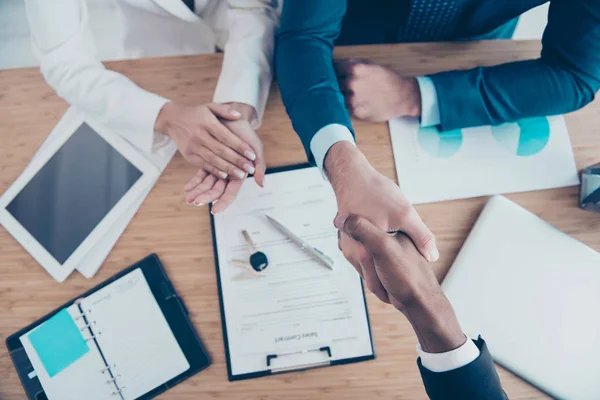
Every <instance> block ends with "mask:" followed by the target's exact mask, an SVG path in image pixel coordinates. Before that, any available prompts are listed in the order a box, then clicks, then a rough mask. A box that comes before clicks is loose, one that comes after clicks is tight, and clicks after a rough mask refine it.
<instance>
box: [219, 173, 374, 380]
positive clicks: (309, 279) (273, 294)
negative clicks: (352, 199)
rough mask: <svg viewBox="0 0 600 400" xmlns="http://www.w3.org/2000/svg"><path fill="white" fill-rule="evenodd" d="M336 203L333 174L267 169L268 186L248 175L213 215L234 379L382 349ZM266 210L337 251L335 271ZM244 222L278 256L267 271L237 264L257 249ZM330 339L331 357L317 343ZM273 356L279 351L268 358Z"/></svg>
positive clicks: (260, 245) (362, 355)
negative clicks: (343, 243)
mask: <svg viewBox="0 0 600 400" xmlns="http://www.w3.org/2000/svg"><path fill="white" fill-rule="evenodd" d="M336 212H337V204H336V200H335V196H334V193H333V191H332V190H331V187H330V185H329V183H328V182H326V181H325V180H324V179H323V177H322V176H321V174H320V173H319V171H318V170H317V169H316V168H302V169H295V170H289V171H285V172H277V173H271V174H268V175H267V176H266V179H265V187H264V189H261V188H259V187H258V186H257V185H256V184H255V183H254V182H253V181H248V182H246V183H245V184H244V186H243V187H242V189H241V191H240V193H239V195H238V197H237V199H236V200H235V202H234V203H233V204H232V205H231V206H230V207H229V209H227V211H225V212H223V213H221V214H218V215H216V216H215V217H214V229H215V237H216V249H217V253H218V254H217V257H218V260H217V261H218V266H219V275H220V284H221V295H222V301H223V312H224V315H223V319H224V322H225V326H226V338H227V343H226V344H225V345H226V347H227V348H228V355H229V360H228V361H229V367H230V371H229V372H230V378H232V377H233V378H232V379H235V376H240V375H247V374H257V373H258V374H260V373H264V372H265V371H269V370H271V371H275V370H277V369H286V368H294V367H296V366H299V365H311V364H315V365H316V364H318V363H322V362H324V363H329V361H331V362H332V363H333V364H335V363H336V362H343V361H344V360H346V361H349V360H353V359H361V358H363V359H364V358H365V357H370V358H372V357H373V355H374V353H373V346H372V341H371V334H370V328H369V322H368V316H367V310H366V304H365V299H364V292H363V289H362V283H361V279H360V276H359V275H358V274H357V273H356V271H355V270H354V268H353V267H352V265H350V264H349V263H348V262H347V261H346V260H345V259H344V257H343V255H342V254H341V252H340V250H339V249H338V246H337V231H336V229H335V227H334V226H333V219H334V217H335V215H336ZM264 214H268V215H269V216H271V217H273V218H275V219H277V220H278V221H279V222H281V223H282V224H283V225H285V226H286V227H287V228H288V229H289V230H291V231H292V232H293V233H294V234H296V235H297V236H299V237H301V238H302V239H304V240H305V241H307V242H308V243H309V244H310V245H311V246H314V247H316V248H318V249H319V250H321V251H322V252H324V253H325V254H327V255H328V256H329V257H331V258H332V259H334V262H335V267H334V270H333V271H332V270H329V269H327V268H325V267H324V266H323V265H320V264H319V263H317V262H316V261H314V260H313V259H311V258H310V257H309V256H308V255H307V254H306V253H304V252H303V251H301V250H300V248H299V247H298V246H297V245H296V244H294V243H292V242H291V241H290V240H288V239H287V238H286V237H285V236H283V234H281V233H280V232H278V231H277V230H276V229H275V228H274V227H273V226H272V225H270V224H269V222H268V221H267V219H266V218H265V217H264ZM242 230H247V231H248V232H249V233H250V235H251V237H252V241H253V242H254V243H255V244H256V246H257V248H258V250H260V251H262V252H264V253H265V254H266V255H267V257H268V259H269V266H268V267H267V268H266V269H265V271H264V273H263V274H262V275H261V276H257V275H253V274H252V273H250V274H248V271H247V270H246V268H244V267H243V266H238V265H236V264H234V263H232V260H235V259H242V260H248V258H249V256H250V253H251V252H250V248H249V246H248V245H247V243H246V242H245V241H244V238H243V236H242V233H241V232H242ZM323 347H329V349H330V351H331V356H330V357H329V356H328V355H327V354H325V353H323V352H321V351H312V350H315V349H317V350H318V349H321V348H323ZM302 352H304V353H302ZM269 355H276V356H277V355H278V356H279V357H277V358H275V359H273V363H272V364H270V365H267V356H269Z"/></svg>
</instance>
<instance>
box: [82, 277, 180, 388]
mask: <svg viewBox="0 0 600 400" xmlns="http://www.w3.org/2000/svg"><path fill="white" fill-rule="evenodd" d="M82 305H83V306H84V308H89V309H90V310H91V314H90V315H91V316H92V317H93V319H94V320H95V321H96V325H95V327H94V331H95V332H96V333H97V334H98V335H99V336H98V343H99V344H100V349H101V350H102V353H103V354H104V356H105V357H106V360H107V361H108V362H109V363H110V364H115V367H114V368H113V373H114V374H115V375H117V376H119V375H120V377H119V378H118V380H117V382H118V384H119V387H125V389H124V390H123V397H124V398H125V399H126V400H127V399H136V398H138V397H140V396H142V395H144V394H145V393H148V392H149V391H151V390H152V389H154V388H156V387H157V386H160V385H162V384H164V383H165V382H167V381H169V380H170V379H172V378H174V377H176V376H177V375H179V374H181V373H183V372H185V371H187V370H188V369H189V367H190V365H189V363H188V361H187V359H186V357H185V355H184V354H183V352H182V350H181V347H179V344H178V343H177V340H176V339H175V336H174V335H173V332H172V331H171V328H170V327H169V324H168V323H167V321H166V319H165V317H164V315H163V313H162V311H161V310H160V308H159V306H158V303H157V302H156V300H155V298H154V295H153V294H152V292H151V290H150V287H149V286H148V282H147V281H146V278H145V277H144V274H143V272H142V270H141V269H139V268H138V269H135V270H134V271H132V272H130V273H129V274H127V275H125V276H124V277H122V278H121V279H119V280H118V281H115V282H113V283H111V284H110V285H108V286H106V287H104V288H103V289H101V290H99V291H97V292H95V293H93V294H92V295H90V296H89V297H87V298H85V299H84V300H83V302H82Z"/></svg>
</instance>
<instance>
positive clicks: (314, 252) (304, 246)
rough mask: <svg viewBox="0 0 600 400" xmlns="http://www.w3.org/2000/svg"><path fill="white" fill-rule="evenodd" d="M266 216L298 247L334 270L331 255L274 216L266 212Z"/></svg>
mask: <svg viewBox="0 0 600 400" xmlns="http://www.w3.org/2000/svg"><path fill="white" fill-rule="evenodd" d="M264 216H265V217H266V218H267V220H268V221H269V222H270V223H271V224H272V225H273V226H274V227H275V228H276V229H277V230H278V231H279V232H281V233H283V235H284V236H286V237H287V238H288V239H290V240H291V241H292V242H293V243H295V244H296V245H297V246H298V247H300V250H302V251H304V252H305V253H307V254H308V255H309V256H311V257H312V258H313V259H314V260H316V261H318V262H319V263H320V264H322V265H324V266H325V267H327V268H329V269H330V270H333V264H334V263H333V260H332V259H331V258H330V257H328V256H327V255H326V254H325V253H323V252H322V251H321V250H319V249H317V248H314V247H312V246H311V245H310V244H308V243H306V242H305V241H304V240H302V239H301V238H300V237H298V236H297V235H296V234H294V232H292V231H290V230H289V229H288V228H286V227H285V226H283V225H282V224H281V223H279V222H278V221H277V220H275V219H274V218H271V217H269V216H268V215H267V214H264Z"/></svg>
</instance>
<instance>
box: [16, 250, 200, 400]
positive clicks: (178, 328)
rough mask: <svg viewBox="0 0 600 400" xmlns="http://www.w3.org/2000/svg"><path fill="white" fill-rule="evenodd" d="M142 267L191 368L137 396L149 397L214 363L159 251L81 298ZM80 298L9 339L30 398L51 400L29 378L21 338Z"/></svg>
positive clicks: (28, 363) (20, 375) (29, 366)
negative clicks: (167, 271)
mask: <svg viewBox="0 0 600 400" xmlns="http://www.w3.org/2000/svg"><path fill="white" fill-rule="evenodd" d="M138 268H139V269H141V270H142V273H143V274H144V277H145V278H146V281H147V282H148V285H149V286H150V290H151V291H152V294H153V295H154V297H155V299H156V301H157V303H158V306H159V307H160V310H161V311H162V312H163V314H164V316H165V319H166V320H167V323H168V324H169V327H170V328H171V330H172V331H173V335H174V336H175V339H176V340H177V343H178V344H179V346H180V347H181V350H182V351H183V353H184V355H185V357H186V359H187V361H188V363H189V364H190V368H189V369H188V370H187V371H185V372H183V373H182V374H180V375H178V376H176V377H174V378H173V379H171V380H169V381H168V382H166V383H164V384H162V385H160V386H157V387H156V388H154V389H152V390H151V391H150V392H148V393H146V394H145V395H143V396H141V397H138V399H137V400H148V399H151V398H154V397H156V396H158V395H159V394H161V393H163V392H165V391H166V390H168V389H170V388H171V387H173V386H175V385H176V384H178V383H180V382H181V381H183V380H185V379H187V378H189V377H191V376H192V375H195V374H196V373H198V372H200V371H202V370H203V369H205V368H207V367H208V366H209V365H210V364H211V360H210V357H209V355H208V353H207V352H206V350H205V348H204V345H203V344H202V341H201V340H200V337H199V336H198V334H197V332H196V330H195V329H194V326H193V325H192V322H191V321H190V319H189V317H188V311H187V308H186V307H185V304H184V303H183V300H182V299H181V298H180V297H179V296H178V295H177V293H176V292H175V289H174V288H173V285H172V284H171V281H170V280H169V278H168V277H167V274H166V273H165V270H164V268H163V266H162V264H161V262H160V260H159V258H158V256H157V255H156V254H151V255H149V256H147V257H146V258H144V259H142V260H141V261H138V262H137V263H135V264H134V265H132V266H130V267H128V268H126V269H124V270H123V271H121V272H119V273H118V274H116V275H114V276H112V277H110V278H109V279H107V280H106V281H104V282H102V283H101V284H99V285H97V286H95V287H94V288H92V289H91V290H89V291H87V292H86V293H83V294H82V295H81V296H78V297H77V298H79V297H86V296H89V295H91V294H92V293H94V292H96V291H97V290H99V289H102V288H103V287H105V286H106V285H108V284H110V283H112V282H114V281H116V280H118V279H120V278H121V277H123V276H125V275H127V274H128V273H130V272H131V271H133V270H135V269H138ZM76 300H77V299H73V300H71V301H69V302H67V303H66V304H63V305H62V306H60V307H59V308H57V309H56V310H54V311H52V312H50V313H49V314H47V315H45V316H44V317H42V318H40V319H39V320H37V321H35V322H34V323H32V324H31V325H29V326H27V327H25V328H23V329H21V330H20V331H18V332H16V333H14V334H12V335H11V336H9V337H8V338H7V339H6V346H7V347H8V352H9V354H10V358H11V359H12V362H13V364H14V366H15V369H16V370H17V374H18V375H19V379H20V380H21V384H22V385H23V388H24V389H25V393H26V394H27V398H28V399H29V400H47V396H46V395H45V393H44V389H43V387H42V385H41V383H40V381H39V379H38V378H37V377H35V378H32V379H30V378H29V374H30V373H31V372H33V370H34V369H33V366H32V365H31V361H30V360H29V358H28V357H27V353H26V352H25V349H24V348H23V345H22V344H21V341H20V340H19V338H20V337H21V336H22V335H23V334H26V333H27V332H29V331H31V330H32V329H34V328H35V327H37V326H38V325H40V324H42V323H44V322H45V321H47V320H48V319H49V318H51V317H52V316H53V315H54V314H56V313H57V312H59V311H61V310H63V309H64V308H67V307H69V306H71V305H72V304H73V303H74V302H75V301H76Z"/></svg>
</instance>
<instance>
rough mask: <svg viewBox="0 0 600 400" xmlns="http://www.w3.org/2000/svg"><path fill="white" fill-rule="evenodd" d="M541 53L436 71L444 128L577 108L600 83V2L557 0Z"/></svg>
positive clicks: (434, 80) (588, 98)
mask: <svg viewBox="0 0 600 400" xmlns="http://www.w3.org/2000/svg"><path fill="white" fill-rule="evenodd" d="M542 44H543V50H542V54H541V57H540V58H539V59H536V60H527V61H520V62H512V63H507V64H502V65H498V66H493V67H478V68H474V69H470V70H462V71H449V72H441V73H438V74H434V75H431V76H430V77H431V79H432V80H433V83H434V84H435V88H436V90H437V96H438V101H439V112H440V117H441V128H442V130H452V129H459V128H464V127H468V126H479V125H496V124H500V123H504V122H508V121H515V120H518V119H521V118H528V117H536V116H546V115H556V114H563V113H568V112H571V111H574V110H577V109H579V108H581V107H583V106H584V105H586V104H587V103H589V102H591V101H592V100H593V99H594V94H595V93H596V92H597V91H598V90H599V89H600V3H598V2H597V1H593V0H576V1H565V0H554V1H552V2H551V4H550V11H549V15H548V26H547V28H546V31H545V32H544V37H543V39H542Z"/></svg>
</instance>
